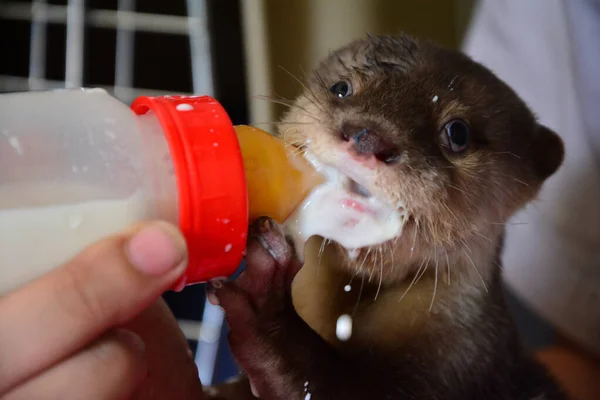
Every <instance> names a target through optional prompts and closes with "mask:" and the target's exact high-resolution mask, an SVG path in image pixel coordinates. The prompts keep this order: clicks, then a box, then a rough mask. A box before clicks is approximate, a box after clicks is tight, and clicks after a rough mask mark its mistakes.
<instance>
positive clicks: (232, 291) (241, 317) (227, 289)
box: [207, 280, 256, 332]
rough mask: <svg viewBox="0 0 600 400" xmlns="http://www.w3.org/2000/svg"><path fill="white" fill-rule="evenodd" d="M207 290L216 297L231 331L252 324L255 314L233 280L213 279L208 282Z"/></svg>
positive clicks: (245, 296) (245, 295)
mask: <svg viewBox="0 0 600 400" xmlns="http://www.w3.org/2000/svg"><path fill="white" fill-rule="evenodd" d="M207 290H208V292H209V294H210V295H211V296H214V297H216V299H217V301H218V304H219V305H220V306H221V307H222V308H223V310H224V311H225V318H226V319H227V323H228V324H229V326H230V328H231V331H232V332H234V331H239V330H240V328H238V327H242V328H246V327H249V326H251V325H253V322H254V321H255V319H256V315H255V311H254V309H253V307H252V305H251V304H250V299H249V298H248V295H247V294H246V293H244V291H243V290H242V289H240V288H239V287H238V286H237V285H236V284H235V283H234V282H225V281H220V280H214V281H211V282H209V283H208V285H207Z"/></svg>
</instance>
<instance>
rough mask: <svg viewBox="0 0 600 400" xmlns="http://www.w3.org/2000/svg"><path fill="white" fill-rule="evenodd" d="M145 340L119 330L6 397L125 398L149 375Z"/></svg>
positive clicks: (11, 399)
mask: <svg viewBox="0 0 600 400" xmlns="http://www.w3.org/2000/svg"><path fill="white" fill-rule="evenodd" d="M144 353H145V352H144V342H143V341H142V340H141V339H140V338H139V337H138V336H136V335H134V334H133V333H131V332H129V331H126V330H116V331H114V332H112V333H109V334H107V335H105V336H104V337H102V338H101V339H99V340H98V341H96V342H94V343H93V344H92V345H91V346H89V347H87V348H85V349H84V350H82V351H81V352H79V353H76V354H75V355H73V356H72V357H70V358H68V359H66V360H65V361H64V362H61V363H59V364H56V365H55V366H53V367H52V368H50V369H48V370H46V371H44V372H43V373H41V374H40V375H37V376H35V377H33V378H32V379H30V380H28V381H26V382H25V383H23V384H22V385H20V386H18V387H17V388H16V389H14V390H12V391H11V392H9V393H8V394H7V395H6V396H5V397H3V400H30V399H36V400H45V399H86V400H105V399H106V400H115V399H126V398H128V397H129V395H130V394H131V393H132V392H133V391H134V389H135V388H136V387H137V385H138V383H139V382H140V381H141V380H142V379H143V378H144V377H145V375H146V364H145V354H144Z"/></svg>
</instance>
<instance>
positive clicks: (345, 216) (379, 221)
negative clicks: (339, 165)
mask: <svg viewBox="0 0 600 400" xmlns="http://www.w3.org/2000/svg"><path fill="white" fill-rule="evenodd" d="M307 157H310V156H307ZM309 159H310V161H311V162H312V163H313V165H315V168H317V169H318V170H319V172H321V173H322V174H323V175H324V176H326V177H327V181H326V182H325V183H324V184H322V185H320V186H319V187H317V188H316V189H315V190H314V191H313V192H312V193H311V194H310V195H309V196H308V197H307V198H306V200H305V201H304V202H303V203H302V204H301V205H300V207H298V208H297V209H296V211H295V212H294V214H292V215H291V216H290V218H288V220H287V221H286V223H285V225H286V229H287V230H288V231H290V232H291V233H292V234H293V236H294V238H295V240H296V243H295V246H296V249H298V250H300V249H303V248H304V244H305V243H306V241H307V240H308V239H309V238H310V237H311V236H321V237H324V238H326V239H329V240H332V241H334V242H336V243H338V244H340V245H341V246H343V247H345V248H346V249H348V251H349V255H350V257H351V258H356V256H357V254H355V253H357V252H356V249H360V248H362V247H367V246H374V245H378V244H381V243H384V242H386V241H388V240H391V239H394V238H395V237H398V236H400V235H401V234H402V229H403V228H404V224H405V223H406V220H407V214H406V212H404V211H403V209H402V210H401V209H399V208H397V207H395V208H394V207H390V206H388V205H386V204H384V203H383V202H381V201H380V200H378V199H377V198H375V197H374V196H370V197H365V196H360V195H358V194H356V193H351V192H350V191H349V190H348V184H347V183H348V179H349V178H348V177H347V176H345V175H344V174H342V173H341V172H339V171H337V170H336V169H334V168H331V167H328V166H325V165H322V164H320V163H318V161H315V160H314V159H312V158H309ZM302 253H303V252H302V251H300V252H299V254H302Z"/></svg>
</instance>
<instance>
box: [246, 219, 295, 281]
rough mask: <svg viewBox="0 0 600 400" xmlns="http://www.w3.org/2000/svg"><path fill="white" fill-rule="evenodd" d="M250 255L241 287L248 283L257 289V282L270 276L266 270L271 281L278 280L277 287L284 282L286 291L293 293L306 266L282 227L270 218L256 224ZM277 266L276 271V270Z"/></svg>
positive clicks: (251, 236)
mask: <svg viewBox="0 0 600 400" xmlns="http://www.w3.org/2000/svg"><path fill="white" fill-rule="evenodd" d="M246 254H247V256H246V265H247V268H246V271H247V276H246V277H242V276H240V278H242V279H240V285H246V284H247V283H248V285H250V286H249V287H253V285H256V282H264V281H265V278H266V277H267V274H265V271H267V270H268V277H269V282H270V280H272V279H277V282H276V283H275V284H276V285H277V286H278V287H279V285H280V284H281V280H283V282H284V283H285V285H286V286H285V288H286V289H287V290H289V288H290V285H291V283H292V280H293V279H294V277H295V276H296V274H297V273H298V271H299V270H300V268H301V267H302V264H301V263H300V262H299V260H298V258H297V257H296V253H295V250H294V247H293V246H292V245H290V243H288V240H287V238H286V237H285V235H284V232H283V229H282V228H281V226H280V225H279V224H277V223H276V222H275V221H273V220H271V219H269V218H261V219H259V220H257V222H256V223H255V224H253V225H252V227H251V231H250V238H249V240H248V251H247V253H246ZM274 263H275V267H276V268H274V267H273V264H274ZM246 271H244V273H246ZM261 276H262V279H261ZM243 287H245V286H243ZM261 287H262V288H264V286H261Z"/></svg>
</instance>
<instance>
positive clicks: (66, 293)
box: [0, 222, 187, 393]
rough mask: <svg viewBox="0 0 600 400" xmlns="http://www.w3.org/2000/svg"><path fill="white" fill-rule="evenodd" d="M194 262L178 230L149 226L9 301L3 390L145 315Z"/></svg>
mask: <svg viewBox="0 0 600 400" xmlns="http://www.w3.org/2000/svg"><path fill="white" fill-rule="evenodd" d="M186 260H187V256H186V252H185V241H184V239H183V237H182V236H181V234H180V233H179V232H178V231H177V230H176V229H175V228H174V227H172V226H171V225H168V224H166V223H164V222H156V223H147V224H143V225H141V226H139V227H138V228H137V229H136V230H133V231H130V232H128V233H126V234H121V235H115V236H113V237H110V238H107V239H105V240H102V241H100V242H98V243H96V244H95V245H92V246H91V247H89V248H87V249H86V250H84V251H83V252H82V253H81V254H79V255H78V256H76V257H75V258H74V259H73V260H72V261H70V262H68V263H67V264H66V265H64V266H63V267H61V268H58V269H56V270H53V271H52V272H50V273H49V274H48V275H46V276H44V277H42V278H40V279H38V280H37V281H34V282H32V283H31V284H29V285H26V286H25V287H23V288H21V289H19V290H17V291H15V292H13V293H11V294H8V295H7V296H5V297H3V298H1V299H0V321H3V322H4V324H5V326H4V327H3V329H1V330H0V360H4V361H3V362H0V393H1V392H3V391H4V390H6V389H7V388H9V387H12V386H13V385H15V384H17V383H19V382H20V381H22V380H23V379H26V378H28V377H29V376H31V375H33V374H35V373H38V372H39V371H41V370H43V369H45V368H48V367H49V366H51V365H52V364H54V363H55V362H56V361H57V360H59V359H62V358H64V357H66V356H68V355H69V354H71V353H72V352H74V351H76V350H77V349H79V348H81V347H82V346H85V345H87V344H88V343H90V342H91V341H93V340H94V339H96V338H97V337H98V336H99V335H100V334H102V333H103V332H105V331H106V330H108V329H109V328H111V327H114V326H116V325H118V324H120V323H123V322H125V321H127V320H129V319H131V318H132V317H133V316H135V315H137V314H138V313H139V312H140V311H141V310H143V309H145V308H146V307H148V306H149V305H150V304H151V303H153V302H154V301H155V300H156V298H157V297H159V296H160V295H161V294H162V293H163V292H164V291H165V290H166V289H167V288H169V287H170V286H171V285H173V284H174V282H175V281H176V280H177V279H178V278H179V277H180V276H181V275H182V274H183V272H184V270H185V267H186ZM8 326H9V327H10V328H7V327H8ZM7 360H9V362H6V361H7Z"/></svg>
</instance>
